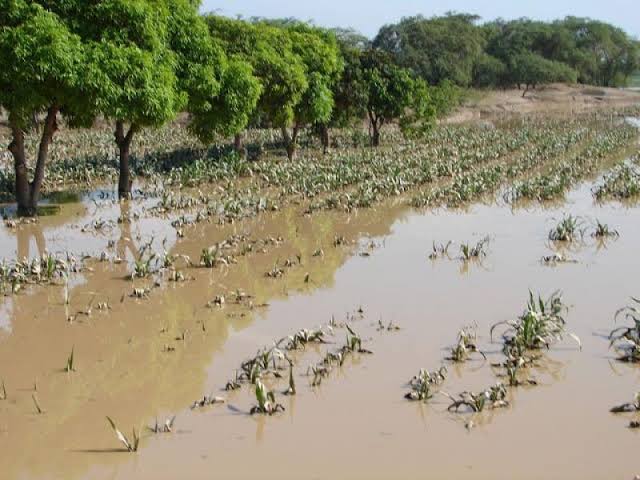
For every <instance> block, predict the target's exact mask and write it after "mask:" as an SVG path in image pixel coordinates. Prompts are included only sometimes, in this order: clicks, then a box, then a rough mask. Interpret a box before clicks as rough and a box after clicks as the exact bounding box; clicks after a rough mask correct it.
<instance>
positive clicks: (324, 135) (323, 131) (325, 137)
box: [320, 123, 330, 155]
mask: <svg viewBox="0 0 640 480" xmlns="http://www.w3.org/2000/svg"><path fill="white" fill-rule="evenodd" d="M329 141H330V139H329V127H327V125H326V124H324V123H323V124H321V125H320V142H321V143H322V153H323V154H325V155H326V154H327V152H328V151H329Z"/></svg>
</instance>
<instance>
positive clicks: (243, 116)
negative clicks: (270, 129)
mask: <svg viewBox="0 0 640 480" xmlns="http://www.w3.org/2000/svg"><path fill="white" fill-rule="evenodd" d="M165 1H168V2H169V5H170V9H171V19H170V21H169V32H170V47H171V50H172V51H173V52H174V54H175V55H176V59H177V67H176V73H177V77H178V88H179V91H180V93H181V95H183V96H184V97H185V98H186V110H187V112H189V113H191V114H192V119H191V123H190V125H189V128H190V130H191V132H192V133H194V134H195V135H196V136H198V138H199V139H200V140H202V141H204V142H211V141H212V140H213V138H214V136H215V135H216V134H221V135H225V136H233V135H236V134H238V133H239V132H241V131H242V130H244V129H245V128H246V127H247V125H248V123H249V121H250V118H251V115H252V114H253V113H254V111H255V109H256V105H257V102H258V99H259V97H260V94H261V91H262V90H261V85H260V81H259V78H258V77H257V76H256V75H255V71H254V69H253V68H252V65H251V63H250V62H248V61H246V59H244V58H243V57H242V56H241V55H237V54H235V52H233V51H225V48H224V47H225V44H224V43H223V42H221V41H220V40H219V39H217V38H215V37H213V36H212V35H211V33H210V30H209V27H208V25H207V21H206V20H205V18H203V17H202V16H201V15H200V14H199V13H198V9H199V6H200V3H201V2H200V0H165Z"/></svg>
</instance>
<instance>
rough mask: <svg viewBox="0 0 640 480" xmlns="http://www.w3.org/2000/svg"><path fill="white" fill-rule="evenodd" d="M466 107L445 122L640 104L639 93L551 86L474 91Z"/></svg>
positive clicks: (636, 90)
mask: <svg viewBox="0 0 640 480" xmlns="http://www.w3.org/2000/svg"><path fill="white" fill-rule="evenodd" d="M471 97H472V98H471V99H470V100H468V101H467V102H466V103H465V105H464V106H463V107H461V108H459V109H458V110H457V111H456V112H455V113H454V114H452V115H451V116H450V117H448V118H447V119H446V120H445V123H461V122H465V121H470V120H479V119H484V118H493V117H496V116H501V115H504V114H513V113H522V114H528V113H530V114H539V113H545V114H547V113H568V112H569V113H570V112H580V111H584V110H590V109H596V108H610V107H632V106H636V105H640V90H638V89H620V88H603V87H591V86H585V85H564V84H553V85H549V86H545V87H540V88H537V89H535V90H530V91H528V92H527V94H526V95H525V96H524V97H523V96H522V90H517V89H512V90H483V91H476V92H475V93H474V94H473V95H472V96H471Z"/></svg>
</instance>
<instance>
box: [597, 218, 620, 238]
mask: <svg viewBox="0 0 640 480" xmlns="http://www.w3.org/2000/svg"><path fill="white" fill-rule="evenodd" d="M593 236H594V237H595V238H611V237H619V236H620V233H618V231H617V230H615V229H612V228H610V227H609V225H607V224H606V223H600V220H596V228H595V231H594V232H593Z"/></svg>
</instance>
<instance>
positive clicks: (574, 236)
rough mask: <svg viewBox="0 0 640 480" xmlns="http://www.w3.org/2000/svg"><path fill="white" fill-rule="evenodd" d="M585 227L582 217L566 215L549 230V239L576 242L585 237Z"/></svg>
mask: <svg viewBox="0 0 640 480" xmlns="http://www.w3.org/2000/svg"><path fill="white" fill-rule="evenodd" d="M584 233H585V228H584V227H583V221H582V219H581V218H580V217H574V216H573V215H566V216H565V217H564V218H563V219H562V220H560V222H559V223H558V224H557V225H556V226H555V227H554V228H553V230H551V231H550V232H549V240H551V241H552V242H574V241H577V240H582V238H584Z"/></svg>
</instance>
